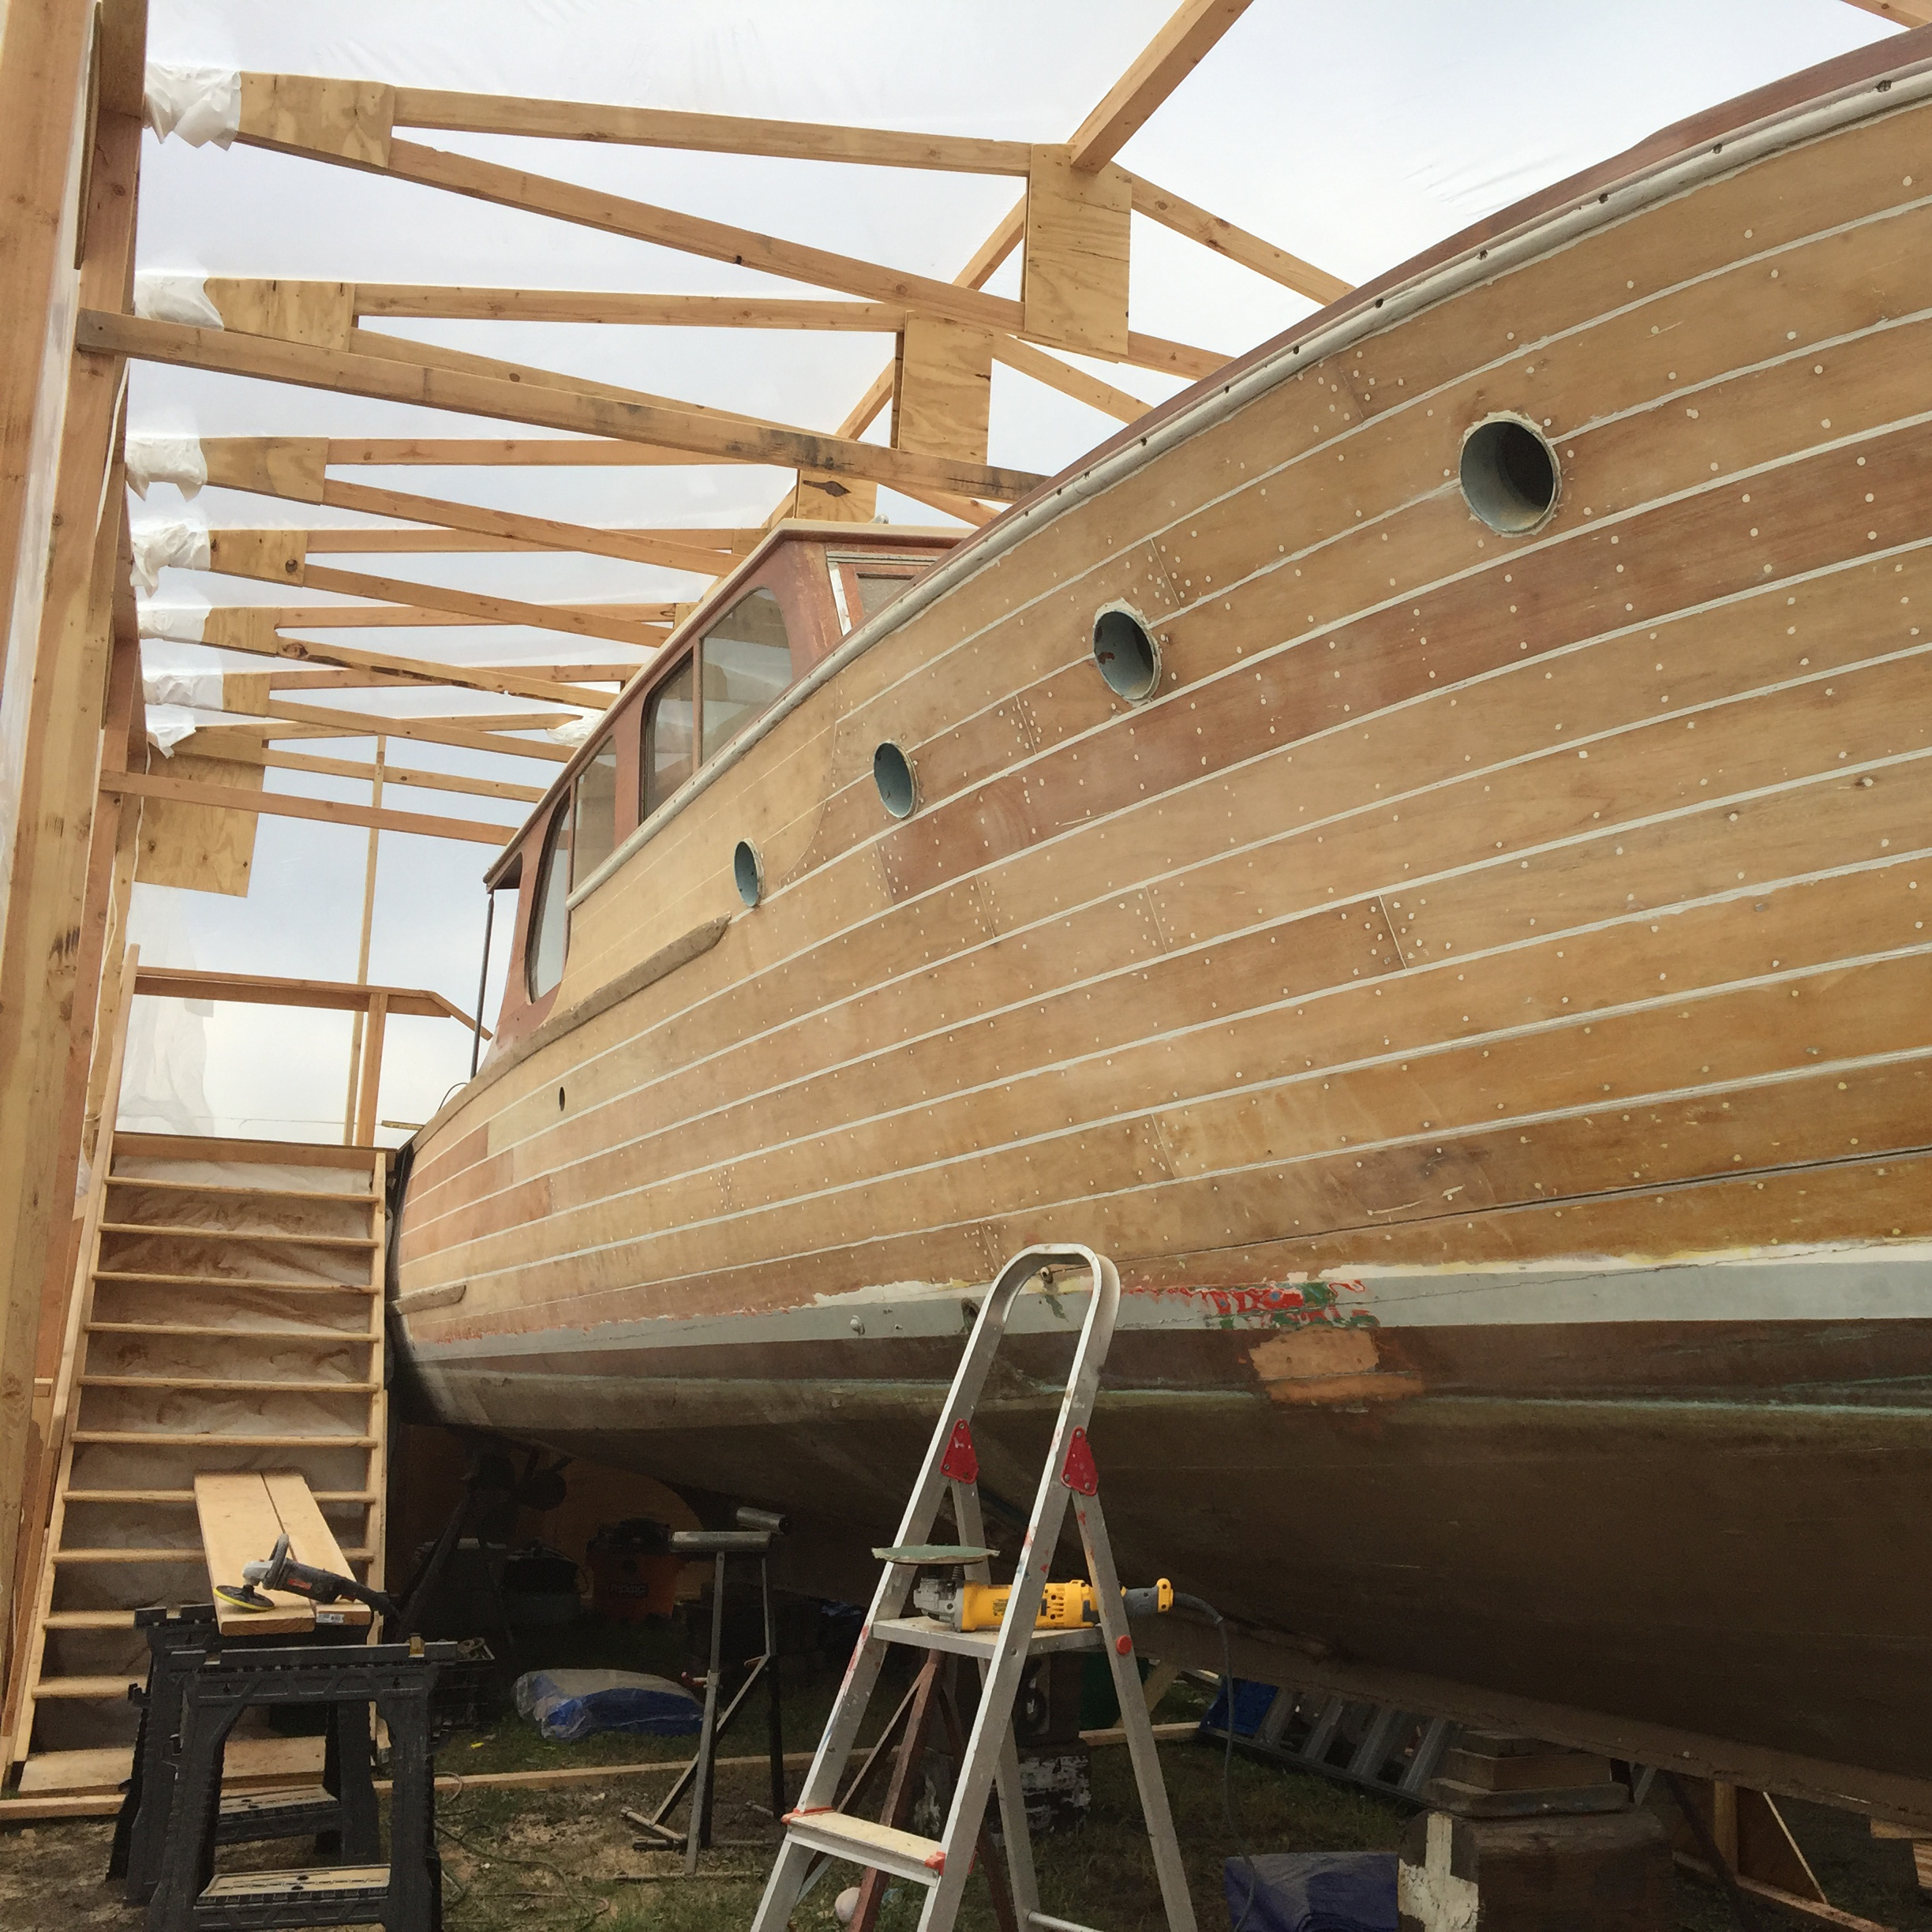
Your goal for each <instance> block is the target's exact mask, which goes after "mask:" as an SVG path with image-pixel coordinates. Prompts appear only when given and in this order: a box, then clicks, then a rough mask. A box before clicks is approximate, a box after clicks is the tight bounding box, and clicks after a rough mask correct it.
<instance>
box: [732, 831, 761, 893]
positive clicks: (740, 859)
mask: <svg viewBox="0 0 1932 1932" xmlns="http://www.w3.org/2000/svg"><path fill="white" fill-rule="evenodd" d="M732 878H734V879H736V881H737V882H738V897H739V898H740V899H742V900H743V901H744V902H745V904H747V905H748V906H754V905H756V904H758V901H759V900H761V899H762V898H763V897H765V868H764V867H763V866H762V865H761V864H760V863H758V848H757V847H756V846H755V845H754V844H752V843H751V841H750V840H749V839H740V840H739V841H738V849H737V850H736V852H733V853H732Z"/></svg>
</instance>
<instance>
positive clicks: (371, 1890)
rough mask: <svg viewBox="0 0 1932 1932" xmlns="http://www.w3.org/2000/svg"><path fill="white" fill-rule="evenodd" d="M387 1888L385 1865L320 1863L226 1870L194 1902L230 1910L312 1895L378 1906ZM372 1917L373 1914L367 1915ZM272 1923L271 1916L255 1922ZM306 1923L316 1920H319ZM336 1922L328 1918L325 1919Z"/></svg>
mask: <svg viewBox="0 0 1932 1932" xmlns="http://www.w3.org/2000/svg"><path fill="white" fill-rule="evenodd" d="M388 1891H389V1867H388V1866H387V1865H321V1866H316V1868H315V1869H314V1870H312V1871H264V1872H230V1873H228V1874H226V1875H225V1876H224V1877H223V1878H216V1879H214V1880H212V1881H210V1882H209V1884H208V1885H207V1886H206V1887H205V1888H204V1890H203V1892H202V1893H201V1896H200V1899H199V1900H197V1904H198V1905H204V1906H215V1905H219V1906H221V1907H223V1908H225V1909H227V1910H230V1911H233V1910H235V1909H237V1908H241V1907H243V1906H248V1907H253V1908H268V1907H271V1906H276V1905H294V1904H298V1903H301V1902H302V1901H304V1900H310V1899H313V1900H315V1901H316V1903H317V1904H328V1905H330V1906H331V1907H333V1906H340V1905H351V1904H370V1905H376V1906H380V1905H381V1904H382V1903H383V1901H384V1899H385V1898H386V1897H387V1896H388ZM370 1916H371V1917H372V1918H373V1917H374V1916H376V1915H375V1914H373V1913H372V1914H371V1915H370ZM249 1923H262V1924H266V1925H274V1924H276V1923H286V1922H283V1921H277V1920H275V1919H264V1920H261V1921H259V1922H256V1921H249ZM309 1923H313V1924H320V1923H323V1922H322V1921H320V1920H312V1921H310V1922H309ZM328 1923H330V1924H331V1925H334V1924H338V1923H341V1922H340V1921H339V1919H334V1918H331V1919H329V1920H328Z"/></svg>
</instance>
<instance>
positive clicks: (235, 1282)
mask: <svg viewBox="0 0 1932 1932" xmlns="http://www.w3.org/2000/svg"><path fill="white" fill-rule="evenodd" d="M94 1279H95V1281H97V1282H110V1283H112V1284H114V1285H116V1286H118V1285H119V1284H120V1283H122V1282H152V1283H155V1284H156V1285H157V1286H161V1287H164V1288H242V1289H246V1290H249V1292H250V1293H254V1292H256V1291H257V1290H261V1289H273V1290H275V1291H276V1292H277V1293H283V1292H286V1293H288V1294H359V1295H368V1294H375V1293H376V1284H374V1283H373V1282H334V1281H276V1280H275V1279H272V1278H271V1277H270V1276H268V1275H161V1274H156V1273H155V1272H154V1271H152V1270H149V1269H145V1268H96V1269H95V1271H94Z"/></svg>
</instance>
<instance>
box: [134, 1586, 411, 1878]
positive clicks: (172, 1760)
mask: <svg viewBox="0 0 1932 1932" xmlns="http://www.w3.org/2000/svg"><path fill="white" fill-rule="evenodd" d="M134 1624H135V1627H136V1628H137V1630H139V1631H142V1632H143V1633H144V1634H145V1636H146V1637H147V1639H148V1683H147V1686H146V1688H145V1689H144V1690H143V1691H142V1692H140V1694H139V1695H140V1709H141V1717H140V1732H139V1733H138V1734H137V1736H136V1738H135V1740H134V1767H133V1775H132V1776H131V1777H129V1780H128V1785H127V1792H126V1795H125V1797H124V1798H123V1799H122V1803H121V1811H120V1815H119V1816H118V1818H116V1819H115V1821H114V1848H113V1850H112V1851H111V1852H110V1854H109V1856H108V1860H107V1876H108V1878H109V1879H110V1881H111V1880H114V1879H119V1880H121V1881H122V1884H123V1889H124V1890H125V1894H126V1896H127V1900H128V1902H129V1904H133V1905H145V1904H147V1903H148V1900H150V1899H151V1898H152V1897H153V1896H154V1891H155V1885H157V1884H159V1881H160V1878H161V1866H162V1860H163V1855H164V1854H165V1852H167V1843H168V1831H169V1821H170V1818H171V1817H172V1815H173V1812H174V1784H175V1778H176V1773H177V1771H178V1760H179V1753H180V1748H181V1728H182V1685H183V1684H184V1683H185V1681H186V1679H187V1678H188V1676H189V1675H190V1674H191V1673H192V1672H193V1671H195V1670H196V1669H197V1668H199V1667H200V1662H201V1660H202V1658H203V1657H205V1656H208V1655H211V1654H212V1653H214V1652H215V1650H216V1649H219V1648H221V1647H223V1644H224V1640H223V1638H222V1636H221V1635H220V1634H219V1631H218V1629H217V1627H216V1625H215V1606H214V1605H213V1604H189V1605H188V1606H187V1607H185V1608H182V1609H178V1610H137V1611H136V1612H134ZM361 1637H362V1632H361V1631H360V1630H354V1631H344V1632H343V1633H342V1634H341V1635H340V1636H339V1638H338V1639H337V1641H339V1642H361ZM263 1641H264V1640H263V1639H261V1638H232V1637H231V1638H227V1640H226V1644H227V1646H229V1647H237V1646H238V1647H240V1648H241V1649H253V1648H256V1647H257V1646H260V1644H261V1643H262V1642H263ZM324 1641H327V1639H326V1638H324ZM342 1709H343V1707H341V1706H334V1705H332V1706H331V1708H330V1711H329V1721H328V1731H327V1733H326V1742H325V1743H324V1752H323V1766H322V1782H321V1784H319V1785H316V1784H309V1785H304V1786H301V1787H299V1788H296V1789H294V1790H289V1791H268V1792H249V1793H245V1794H242V1795H237V1796H234V1797H230V1798H224V1799H223V1800H222V1801H221V1807H220V1810H219V1813H218V1814H217V1819H216V1824H215V1841H216V1843H217V1844H248V1843H253V1842H256V1841H258V1840H263V1839H269V1838H298V1837H310V1836H313V1837H315V1838H316V1839H317V1840H320V1843H319V1844H318V1845H317V1848H316V1849H317V1850H318V1852H324V1853H328V1854H333V1855H336V1856H339V1857H340V1858H341V1859H343V1860H344V1861H345V1862H346V1863H351V1864H354V1863H363V1862H366V1861H369V1860H372V1859H376V1858H378V1857H380V1855H381V1837H382V1834H381V1830H380V1822H379V1820H378V1818H377V1814H376V1788H375V1784H374V1780H373V1776H372V1767H371V1765H370V1758H369V1731H368V1726H367V1725H366V1724H361V1725H360V1726H359V1728H358V1724H350V1726H349V1728H348V1734H346V1735H345V1734H344V1733H343V1729H342V1727H341V1726H340V1724H339V1723H338V1721H337V1720H338V1717H339V1714H340V1713H341V1710H342Z"/></svg>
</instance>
